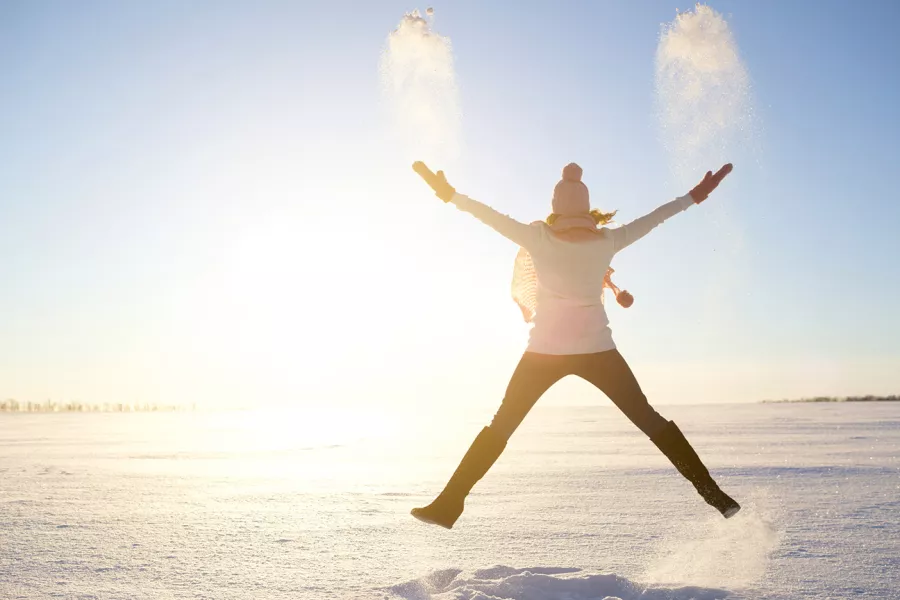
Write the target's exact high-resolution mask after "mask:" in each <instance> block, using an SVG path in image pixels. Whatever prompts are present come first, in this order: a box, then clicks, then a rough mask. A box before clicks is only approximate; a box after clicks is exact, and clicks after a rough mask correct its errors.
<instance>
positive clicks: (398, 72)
mask: <svg viewBox="0 0 900 600" xmlns="http://www.w3.org/2000/svg"><path fill="white" fill-rule="evenodd" d="M433 25H434V10H433V9H431V8H429V9H428V10H426V12H425V16H422V15H421V14H420V13H419V11H417V10H416V11H413V12H410V13H407V14H406V15H404V16H403V18H402V19H401V20H400V24H399V25H397V28H396V29H395V30H394V31H393V32H391V34H390V35H389V36H388V39H387V45H386V46H385V49H384V51H383V52H382V55H381V63H380V73H381V87H382V92H383V94H384V97H385V100H386V101H387V105H388V110H389V111H390V113H391V118H392V124H393V126H394V130H395V132H396V133H397V135H398V136H399V137H400V138H401V140H402V142H403V144H404V150H405V152H406V153H408V155H409V158H411V159H415V160H424V161H426V162H429V161H430V162H431V163H434V164H444V163H446V162H447V161H448V160H451V159H454V158H456V157H457V156H458V155H459V150H460V120H461V114H460V113H461V111H460V101H459V90H458V89H457V86H456V73H455V71H454V67H453V49H452V46H451V44H450V39H449V38H447V37H445V36H442V35H439V34H437V33H436V32H435V31H434V29H433Z"/></svg>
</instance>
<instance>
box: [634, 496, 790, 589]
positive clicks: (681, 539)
mask: <svg viewBox="0 0 900 600" xmlns="http://www.w3.org/2000/svg"><path fill="white" fill-rule="evenodd" d="M743 504H744V506H743V508H742V509H741V512H740V513H738V514H737V515H736V516H735V517H733V518H731V519H728V520H727V521H726V520H725V519H723V518H722V517H720V516H719V515H715V516H714V517H710V518H709V519H708V520H706V521H705V522H699V523H697V522H692V523H684V524H682V525H681V526H679V527H677V528H676V530H675V531H673V532H672V533H671V534H670V535H669V536H667V537H666V538H664V539H663V540H661V542H660V544H659V546H658V547H657V549H656V550H657V555H656V556H655V557H654V558H653V559H652V560H651V561H650V565H649V568H648V569H647V572H646V573H645V574H644V575H643V577H642V581H643V582H644V583H647V584H653V585H660V584H666V585H699V586H707V587H725V588H728V589H736V588H746V587H750V586H753V585H754V584H756V583H758V582H759V581H760V580H761V579H762V578H763V577H764V576H765V574H766V569H767V568H768V566H769V557H770V556H771V555H772V553H773V552H774V551H775V550H776V549H777V548H778V545H779V544H780V543H781V537H782V533H781V532H780V531H779V530H778V528H777V526H776V525H775V524H774V521H775V520H776V514H777V511H776V510H775V509H774V507H771V506H770V502H769V499H768V498H767V497H766V494H765V492H763V493H761V494H757V495H756V496H755V497H753V498H749V499H746V501H745V502H743Z"/></svg>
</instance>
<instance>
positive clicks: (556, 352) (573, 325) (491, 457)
mask: <svg viewBox="0 0 900 600" xmlns="http://www.w3.org/2000/svg"><path fill="white" fill-rule="evenodd" d="M413 168H414V169H415V170H416V172H417V173H419V175H421V176H422V178H423V179H425V181H426V182H427V183H428V184H429V185H430V186H431V188H432V189H433V190H434V192H435V194H436V195H437V196H438V197H439V198H440V199H441V200H443V201H444V202H452V203H453V204H455V205H456V207H457V208H459V209H461V210H463V211H466V212H468V213H471V214H472V215H474V216H475V217H476V218H478V219H480V220H481V221H483V222H484V223H485V224H487V225H488V226H490V227H492V228H493V229H495V230H496V231H497V232H498V233H500V234H501V235H503V236H505V237H507V238H508V239H510V240H512V241H513V242H515V243H517V244H518V245H519V246H521V248H522V250H521V251H520V253H519V258H518V259H517V268H516V274H515V278H516V279H518V280H521V279H525V280H526V282H525V284H524V285H518V286H517V285H516V284H515V283H514V297H515V298H516V301H517V302H518V303H519V305H520V308H522V313H523V315H524V316H525V318H526V320H527V321H532V322H533V327H532V329H531V334H530V337H529V342H528V347H527V349H526V351H525V353H524V355H523V356H522V359H521V360H520V362H519V365H518V367H516V370H515V372H514V373H513V375H512V378H511V379H510V382H509V386H508V387H507V390H506V395H505V397H504V398H503V402H502V404H501V405H500V409H499V410H498V411H497V413H496V415H494V418H493V420H492V421H491V424H490V425H489V426H488V427H485V428H484V429H482V431H481V433H479V434H478V436H477V437H476V438H475V441H474V442H473V443H472V446H471V447H470V448H469V451H468V452H467V453H466V454H465V456H464V457H463V459H462V462H461V463H460V464H459V467H458V468H457V469H456V472H455V473H453V476H452V477H451V478H450V481H449V482H448V483H447V485H446V487H445V488H444V490H443V491H442V492H441V493H440V495H439V496H438V497H437V498H436V499H435V500H434V502H432V503H431V504H429V505H428V506H426V507H423V508H414V509H413V510H412V515H413V516H414V517H416V518H417V519H419V520H421V521H425V522H426V523H433V524H436V525H440V526H442V527H446V528H447V529H450V528H451V527H453V524H454V523H455V522H456V520H457V519H458V518H459V516H460V515H461V514H462V511H463V507H464V503H465V499H466V496H467V495H468V494H469V492H470V491H471V490H472V487H473V486H474V485H475V483H477V482H478V480H480V479H481V478H482V477H483V476H484V475H485V473H487V471H488V469H490V468H491V466H492V465H493V464H494V462H495V461H496V460H497V458H499V456H500V454H501V453H502V452H503V449H504V448H505V447H506V442H507V440H508V439H509V438H510V436H511V435H512V433H513V432H514V431H515V430H516V428H517V427H518V426H519V424H520V423H521V422H522V420H523V419H524V418H525V415H526V414H528V411H529V410H531V407H532V406H534V404H535V403H536V402H537V400H538V399H539V398H540V397H541V396H542V395H543V393H544V392H546V391H547V390H548V389H549V388H550V386H552V385H553V384H554V383H556V382H557V381H559V380H560V379H562V378H563V377H565V376H567V375H578V376H579V377H582V378H583V379H585V380H587V381H589V382H590V383H592V384H594V385H595V386H596V387H597V388H599V389H600V390H601V391H602V392H604V393H605V394H606V395H607V396H609V398H610V400H612V401H613V403H614V404H615V405H616V406H617V407H618V408H619V409H620V410H621V411H622V412H623V413H625V416H626V417H628V418H629V419H630V420H631V422H632V423H634V424H635V425H636V426H637V427H638V428H639V429H640V430H641V431H642V432H644V434H646V435H647V436H648V437H649V438H650V440H651V441H652V442H653V443H654V444H655V445H656V446H657V447H658V448H659V449H660V450H661V451H662V453H663V454H665V455H666V457H667V458H668V459H669V460H670V461H671V462H672V464H673V465H675V468H676V469H678V471H679V472H680V473H681V474H682V475H683V476H684V477H685V478H686V479H687V480H688V481H690V482H691V483H692V484H693V485H694V487H695V488H696V489H697V491H698V492H699V493H700V495H701V496H702V497H703V499H704V500H705V501H706V502H707V503H708V504H710V505H711V506H713V507H715V508H716V509H717V510H718V511H719V512H721V513H722V515H724V516H725V518H729V517H731V516H733V515H735V514H736V513H737V512H738V510H740V505H739V504H738V503H737V502H735V501H734V500H733V499H732V498H731V497H729V496H728V495H727V494H726V493H725V492H723V491H722V490H721V489H719V486H718V485H717V484H716V482H715V481H714V480H713V478H712V477H711V476H710V474H709V471H707V469H706V467H705V466H704V465H703V462H702V461H701V460H700V458H699V457H698V456H697V453H696V452H694V449H693V448H691V445H690V444H689V443H688V441H687V440H686V439H685V437H684V435H683V434H682V433H681V431H680V430H679V429H678V427H677V426H676V425H675V423H673V422H672V421H667V420H666V419H664V418H663V417H662V416H660V415H659V413H657V412H656V411H655V410H654V409H653V407H651V406H650V404H649V403H648V402H647V398H646V397H645V396H644V394H643V392H642V391H641V388H640V386H639V385H638V382H637V380H636V379H635V377H634V375H633V374H632V372H631V369H630V368H629V367H628V364H627V363H626V362H625V359H623V358H622V355H621V354H619V352H618V351H617V350H616V345H615V343H614V342H613V339H612V333H611V331H610V329H609V319H608V318H607V316H606V311H605V310H604V308H603V287H604V279H605V278H606V277H607V271H608V269H609V264H610V261H611V260H612V257H613V256H614V255H615V254H616V253H617V252H619V251H620V250H622V249H623V248H625V247H627V246H628V245H630V244H632V243H634V242H636V241H637V240H639V239H640V238H642V237H644V236H645V235H647V234H648V233H649V232H650V230H652V229H653V228H654V227H656V226H657V225H659V224H660V223H662V222H663V221H665V220H666V219H668V218H669V217H671V216H673V215H675V214H677V213H680V212H682V211H684V210H686V209H687V208H689V207H690V206H692V205H693V204H699V203H701V202H703V201H704V200H706V198H707V197H708V196H709V194H710V192H712V191H713V190H714V189H715V188H716V187H717V186H718V185H719V183H720V182H721V181H722V179H724V177H725V176H726V175H728V173H730V172H731V169H732V166H731V164H727V165H725V166H724V167H722V168H721V169H719V171H718V172H717V173H716V174H715V175H714V174H713V173H712V172H708V173H707V174H706V176H705V177H704V178H703V181H701V182H700V183H699V184H698V185H697V186H696V187H695V188H694V189H692V190H691V191H690V192H689V193H688V194H686V195H684V196H681V197H680V198H677V199H675V200H673V201H671V202H669V203H668V204H664V205H662V206H661V207H659V208H657V209H656V210H654V211H653V212H651V213H649V214H647V215H645V216H643V217H641V218H639V219H636V220H635V221H632V222H631V223H629V224H627V225H625V226H623V227H619V228H616V229H609V228H606V227H600V226H599V225H601V224H605V223H606V222H607V221H609V220H610V219H611V218H612V214H609V213H601V212H599V211H591V207H590V198H589V194H588V189H587V186H585V185H584V183H582V181H581V175H582V170H581V167H579V166H578V165H576V164H574V163H572V164H569V165H567V166H566V167H565V168H564V169H563V176H562V180H561V181H560V182H559V183H557V184H556V187H555V188H554V190H553V203H552V204H553V214H551V215H550V217H549V218H548V219H547V221H546V222H544V221H538V222H536V223H532V224H530V225H526V224H524V223H520V222H518V221H516V220H514V219H511V218H510V217H508V216H506V215H502V214H500V213H498V212H497V211H495V210H493V209H492V208H490V207H488V206H485V205H484V204H481V203H480V202H477V201H475V200H473V199H471V198H469V197H467V196H464V195H462V194H458V193H456V190H455V189H454V188H453V186H451V185H450V184H449V183H448V182H447V179H446V177H445V176H444V173H443V172H442V171H438V173H437V174H436V175H435V174H434V173H432V172H431V171H430V170H429V169H428V167H426V166H425V165H424V164H423V163H420V162H419V163H416V164H414V165H413ZM523 264H524V265H526V266H525V267H523V266H522V265H523ZM529 273H533V279H534V284H535V285H532V286H530V289H531V291H532V293H528V291H529V286H528V285H527V279H528V274H529ZM517 289H518V290H519V292H518V293H517ZM523 289H524V290H525V291H524V292H521V290H523Z"/></svg>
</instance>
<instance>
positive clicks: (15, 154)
mask: <svg viewBox="0 0 900 600" xmlns="http://www.w3.org/2000/svg"><path fill="white" fill-rule="evenodd" d="M434 6H435V10H436V22H435V28H436V30H437V31H438V32H440V33H441V34H443V35H446V36H449V37H450V38H451V40H452V42H453V48H454V57H455V61H456V63H455V64H456V73H457V78H458V83H459V88H460V96H461V103H462V109H463V120H462V127H463V132H462V137H463V141H464V148H463V153H462V155H461V157H460V158H459V159H458V160H456V161H454V162H453V163H452V164H448V165H444V166H445V167H446V170H447V171H448V174H449V176H450V177H451V181H452V182H453V183H455V184H456V186H457V187H458V188H459V189H460V190H461V191H464V192H465V193H468V194H469V195H471V196H473V197H475V198H478V199H481V200H483V201H485V202H487V203H489V204H491V205H493V206H495V207H497V208H498V209H500V210H503V211H504V212H508V213H510V214H511V215H513V216H516V217H518V218H520V219H521V220H533V219H536V218H540V217H542V216H544V215H545V213H546V212H547V204H548V199H549V195H550V191H551V190H552V187H553V185H554V184H555V182H556V180H557V178H558V176H559V171H560V168H561V167H562V166H563V165H564V164H565V163H567V162H569V161H573V160H574V161H577V162H579V163H580V164H581V165H582V166H583V167H584V168H585V181H586V182H587V183H588V185H589V186H590V189H591V193H592V199H593V201H594V203H595V204H597V205H599V206H600V207H602V208H606V209H610V208H617V209H619V210H620V213H619V214H620V217H621V218H622V219H623V220H627V219H630V218H634V217H637V216H640V215H641V214H643V213H645V212H647V211H649V210H652V209H653V208H655V207H656V206H657V205H659V204H661V203H663V202H665V201H667V200H668V199H670V198H672V197H674V196H676V195H680V194H682V193H684V192H685V191H686V190H684V189H680V188H677V189H676V187H677V186H676V185H675V184H673V179H672V177H671V175H670V172H669V170H668V167H667V164H668V162H667V161H668V157H667V156H666V154H665V152H664V150H663V148H662V146H661V144H660V142H659V130H658V126H657V123H656V121H655V118H654V88H653V60H654V53H655V50H656V43H657V40H658V36H659V31H660V25H661V23H663V22H667V21H670V20H671V19H672V18H674V16H675V10H676V8H682V9H685V8H688V6H680V5H679V4H678V3H673V2H643V3H606V2H603V3H600V2H567V3H562V4H558V5H557V6H553V5H551V4H550V3H529V2H516V3H500V2H496V3H489V4H488V5H484V3H475V2H459V1H455V2H452V3H447V4H446V5H442V4H440V3H435V5H434ZM711 6H712V7H713V8H715V9H716V10H718V11H719V12H721V13H723V14H724V15H725V16H726V17H727V18H728V20H729V24H730V26H731V28H732V30H733V32H734V34H735V37H736V40H737V43H738V45H739V48H740V51H741V56H742V58H743V60H744V62H745V63H746V65H747V68H748V70H749V72H750V75H751V77H752V81H753V92H754V99H755V108H756V111H757V115H758V125H759V132H758V134H757V137H756V139H755V142H756V146H757V148H755V149H754V151H753V152H750V151H748V150H747V149H746V148H741V149H736V150H737V155H738V156H737V157H736V158H734V159H733V160H734V161H735V163H736V170H735V172H734V174H733V175H732V176H731V177H729V179H728V180H726V182H725V183H724V184H723V186H722V188H721V189H720V190H719V191H717V192H716V194H715V196H713V197H712V198H711V199H710V200H709V202H708V203H706V204H704V205H703V206H702V207H698V208H694V209H691V211H689V212H688V213H686V214H684V215H679V216H678V217H676V218H675V219H673V220H672V221H670V222H667V223H666V224H665V225H664V226H662V227H661V228H659V229H658V230H656V231H654V232H653V233H652V234H651V235H650V236H649V237H648V238H646V239H645V240H642V241H641V242H640V243H639V244H637V245H635V246H634V247H633V248H629V249H628V250H627V251H626V252H624V253H623V254H622V255H621V256H619V257H617V259H616V261H615V263H614V265H615V267H616V269H617V271H618V273H619V277H618V283H619V284H620V285H621V286H623V287H625V288H628V289H629V290H630V291H631V292H632V293H633V294H634V295H635V297H636V299H637V301H636V303H635V306H634V307H633V308H631V309H629V310H628V311H624V310H621V309H619V308H618V307H615V306H614V307H612V308H611V309H610V316H611V320H612V326H613V331H614V336H615V338H616V340H617V343H618V345H619V347H620V349H621V351H622V352H623V354H624V355H625V356H626V358H628V360H629V361H630V362H631V363H632V366H633V368H634V370H635V372H636V373H637V374H638V376H639V379H640V380H641V381H642V384H643V386H644V388H645V391H646V392H647V394H648V396H649V397H650V398H651V400H652V401H655V402H658V403H662V404H664V403H671V402H722V401H751V400H758V399H763V398H773V397H776V398H777V397H793V396H809V395H818V394H829V395H845V394H865V393H897V391H898V389H900V313H898V310H897V308H896V307H897V298H898V297H900V267H898V266H897V257H898V256H900V238H898V236H897V235H896V233H895V228H896V226H897V223H898V222H900V206H898V194H897V191H896V184H895V182H894V178H893V177H892V176H891V175H892V173H893V170H894V168H895V165H896V164H898V162H900V151H898V149H897V148H898V146H897V139H898V138H900V118H898V116H897V114H896V107H897V106H900V71H898V69H897V67H896V62H897V57H898V56H900V38H898V37H897V36H896V34H895V30H894V27H895V24H896V23H897V21H898V18H900V8H898V5H897V4H896V3H893V2H860V3H856V4H853V5H852V6H851V5H847V4H844V3H840V4H839V3H837V2H819V3H816V6H815V10H809V5H808V4H806V3H800V2H790V3H784V2H774V1H773V2H754V3H739V2H725V1H722V2H716V3H713V4H711ZM413 8H416V6H415V5H410V4H405V3H395V2H379V3H368V2H366V3H355V4H354V3H345V4H342V5H341V9H342V10H341V11H339V12H338V11H335V10H333V9H329V8H327V7H326V5H325V3H321V5H320V6H318V7H317V6H307V5H306V4H304V3H296V2H257V3H253V4H252V5H251V4H250V3H238V2H215V3H213V2H194V3H183V2H155V3H144V4H138V3H125V4H123V3H114V2H84V3H80V4H78V5H77V6H76V5H74V4H72V3H64V2H44V3H31V2H11V1H6V2H3V3H0V72H2V73H3V75H4V76H3V78H2V80H0V256H2V257H3V260H2V261H0V281H3V282H4V284H5V285H4V286H3V288H4V293H3V294H2V295H0V339H2V340H3V344H2V345H0V396H2V397H15V398H18V399H21V400H44V399H46V398H48V397H49V398H53V399H56V400H70V399H80V400H83V401H95V402H107V401H108V402H115V401H141V402H144V401H151V402H152V401H158V402H167V401H199V402H200V403H208V404H213V405H215V404H225V403H234V402H238V403H270V402H277V403H289V404H294V405H297V404H299V405H300V406H313V405H321V404H323V403H331V404H334V403H338V404H343V405H347V406H354V405H355V404H369V403H376V404H377V403H386V404H391V405H397V406H407V405H412V404H416V403H422V402H423V401H424V402H426V403H432V402H454V403H469V404H473V405H478V406H479V407H486V408H485V410H488V409H490V410H493V408H494V406H495V404H496V402H498V401H499V399H500V398H501V397H502V392H503V389H504V387H505V384H506V381H507V379H508V377H509V374H510V373H511V372H512V368H513V366H514V365H515V362H516V361H517V359H518V357H519V354H520V353H521V351H522V349H523V348H524V341H525V335H526V332H525V330H524V327H523V326H522V324H521V323H520V322H519V317H518V314H517V311H516V309H515V307H514V305H513V304H512V303H511V302H510V301H509V299H508V283H509V276H510V267H511V262H512V259H513V257H514V256H515V250H516V249H515V248H514V247H511V245H510V243H509V242H507V241H505V240H503V239H502V238H499V236H497V235H496V234H494V233H493V232H491V231H490V230H488V229H486V228H484V227H483V226H482V225H480V224H479V223H477V222H475V221H473V220H471V219H470V218H468V217H467V216H466V215H463V214H461V213H458V212H457V211H455V210H454V209H452V208H451V207H446V206H443V205H442V204H441V203H440V202H437V201H436V200H434V199H433V197H431V196H430V194H429V193H428V192H427V190H425V189H423V187H422V184H421V182H419V181H417V180H416V178H415V176H414V175H413V174H412V172H411V171H410V170H409V160H408V158H409V157H408V156H407V154H406V152H405V151H404V149H403V148H401V147H399V146H398V145H397V144H396V143H395V141H394V138H393V137H392V135H391V133H392V132H391V124H390V120H389V119H388V118H386V111H385V107H384V105H383V101H382V98H381V96H380V94H379V80H378V59H379V55H380V53H381V50H382V48H383V46H384V43H385V38H386V36H387V34H388V33H389V32H390V31H391V30H392V29H393V27H395V26H396V24H397V22H398V21H399V19H400V17H401V16H402V15H403V13H404V12H405V11H406V10H410V9H413ZM418 8H420V9H424V8H425V5H421V6H418ZM741 160H743V162H741ZM436 166H441V165H436ZM716 166H718V165H710V168H715V167H716ZM700 175H701V174H700V173H698V174H697V177H698V178H699V176H700ZM716 203H717V204H716ZM549 396H550V398H549V399H548V402H551V403H552V402H557V403H587V402H597V401H598V400H599V398H598V396H599V394H595V393H594V392H593V391H592V390H591V389H589V388H588V387H587V386H586V385H585V384H581V383H579V382H571V381H566V382H563V383H562V384H560V386H558V387H557V388H555V389H554V390H553V391H551V393H550V394H549Z"/></svg>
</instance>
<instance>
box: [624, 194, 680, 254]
mask: <svg viewBox="0 0 900 600" xmlns="http://www.w3.org/2000/svg"><path fill="white" fill-rule="evenodd" d="M693 204H694V199H693V198H692V197H691V195H690V194H685V195H684V196H682V197H680V198H676V199H675V200H672V201H671V202H667V203H666V204H663V205H662V206H660V207H659V208H657V209H656V210H654V211H653V212H650V213H648V214H646V215H644V216H643V217H640V218H638V219H635V220H634V221H632V222H631V223H628V224H627V225H623V226H622V227H617V228H615V229H607V231H608V232H609V234H610V235H611V236H612V240H613V247H614V249H615V252H618V251H620V250H622V249H624V248H626V247H628V246H630V245H631V244H633V243H635V242H636V241H638V240H639V239H641V238H642V237H644V236H645V235H647V234H648V233H650V232H651V231H652V230H653V229H654V228H655V227H656V226H657V225H660V224H661V223H662V222H663V221H665V220H666V219H668V218H669V217H672V216H674V215H676V214H678V213H680V212H681V211H683V210H687V209H688V208H689V207H690V206H691V205H693Z"/></svg>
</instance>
